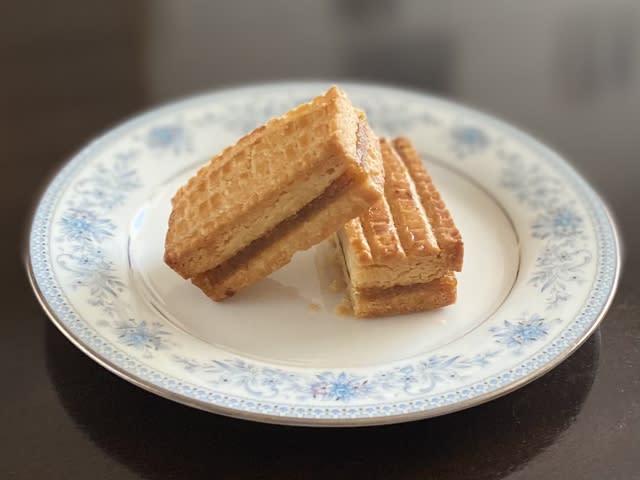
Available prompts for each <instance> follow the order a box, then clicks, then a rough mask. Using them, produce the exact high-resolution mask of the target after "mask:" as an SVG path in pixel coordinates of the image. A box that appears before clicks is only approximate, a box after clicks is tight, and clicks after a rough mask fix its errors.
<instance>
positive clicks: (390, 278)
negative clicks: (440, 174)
mask: <svg viewBox="0 0 640 480" xmlns="http://www.w3.org/2000/svg"><path fill="white" fill-rule="evenodd" d="M380 145H381V152H382V157H383V165H384V175H385V184H384V185H385V186H384V198H383V199H381V200H380V201H378V202H377V203H375V204H374V205H373V206H372V207H371V208H370V209H369V210H368V211H367V212H365V213H364V214H363V215H361V216H360V217H358V218H355V219H352V220H350V221H349V222H348V223H347V224H346V225H345V226H344V227H343V228H342V229H341V230H340V231H339V232H338V233H337V235H336V238H335V240H336V242H337V245H338V247H339V252H340V254H341V261H342V264H343V269H344V273H345V278H346V281H347V285H348V290H349V297H350V300H351V304H352V307H353V311H354V313H355V314H356V315H357V316H360V317H371V316H380V315H391V314H399V313H408V312H415V311H423V310H429V309H433V308H439V307H442V306H445V305H449V304H451V303H454V302H455V300H456V279H455V275H454V274H453V272H454V271H460V270H461V269H462V261H463V253H464V246H463V242H462V238H461V236H460V232H459V231H458V229H457V228H456V226H455V224H454V222H453V219H452V217H451V214H450V213H449V210H448V209H447V207H446V206H445V204H444V202H443V201H442V198H441V196H440V193H439V192H438V190H437V189H436V187H435V185H434V184H433V180H432V179H431V176H430V175H429V173H428V172H427V170H426V169H425V167H424V163H423V162H422V160H421V159H420V157H419V156H418V154H417V152H416V151H415V149H414V148H413V146H412V145H411V143H410V142H409V140H407V139H406V138H402V137H401V138H396V139H395V140H393V142H389V141H387V140H381V142H380Z"/></svg>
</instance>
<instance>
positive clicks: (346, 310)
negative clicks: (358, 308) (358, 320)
mask: <svg viewBox="0 0 640 480" xmlns="http://www.w3.org/2000/svg"><path fill="white" fill-rule="evenodd" d="M336 313H337V314H338V315H340V316H341V317H347V316H350V315H353V312H352V311H351V305H350V304H349V303H348V302H346V301H343V302H342V303H340V304H339V305H338V306H337V307H336Z"/></svg>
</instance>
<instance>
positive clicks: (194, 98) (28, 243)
mask: <svg viewBox="0 0 640 480" xmlns="http://www.w3.org/2000/svg"><path fill="white" fill-rule="evenodd" d="M330 83H339V84H340V85H342V86H344V87H345V88H347V89H348V88H355V89H357V88H375V89H380V90H389V91H391V92H394V93H396V94H398V93H400V94H412V95H419V96H422V97H425V98H426V99H428V100H429V101H433V102H436V103H440V104H443V105H445V106H446V107H450V108H453V109H457V110H458V111H463V112H470V113H472V114H473V115H474V116H476V117H477V118H480V119H481V120H483V121H488V122H489V123H492V124H493V125H496V126H497V127H499V128H500V129H502V130H503V131H505V132H508V133H509V134H510V135H513V136H515V137H518V138H520V139H522V140H523V141H524V142H525V143H526V144H528V145H529V146H532V147H535V148H536V150H538V151H542V153H544V154H545V155H547V156H549V157H550V158H552V159H553V164H554V166H556V167H560V168H562V169H563V170H565V171H566V172H568V173H569V177H571V179H572V180H573V181H574V182H576V183H577V184H579V185H580V187H581V188H582V189H583V190H584V196H585V197H586V198H587V199H589V200H590V201H591V202H593V206H595V207H596V208H600V209H601V213H602V218H603V219H604V220H605V221H606V225H607V226H608V227H609V229H610V234H611V240H612V243H613V246H614V248H615V258H613V262H612V263H613V265H612V267H613V269H614V271H613V277H612V279H611V284H610V289H609V291H608V292H607V294H606V300H605V301H604V302H603V303H602V307H601V309H600V311H599V312H598V313H597V314H596V315H595V317H594V319H593V321H592V323H591V324H590V325H589V326H588V328H587V329H585V330H584V332H582V333H581V334H580V335H579V336H578V337H577V338H576V339H575V341H574V343H573V344H572V345H571V346H570V347H569V348H566V349H564V350H562V351H561V352H560V353H558V354H557V355H556V356H555V357H553V358H552V359H551V360H549V361H548V362H546V363H545V364H544V365H542V366H540V367H538V368H537V369H535V370H533V371H532V372H529V373H528V374H526V375H524V376H522V377H521V378H518V379H516V380H515V381H512V382H510V383H507V384H505V385H502V386H500V387H497V388H495V389H493V390H490V391H487V392H484V393H481V394H479V395H476V396H474V397H471V398H467V399H463V400H460V401H457V402H454V403H450V404H445V405H441V406H436V407H430V408H423V409H418V410H415V411H411V412H405V413H394V414H389V415H374V416H361V417H332V418H330V417H296V416H292V415H288V416H286V415H274V414H270V413H266V412H256V411H251V410H246V409H242V408H233V407H228V406H225V405H221V404H216V403H212V402H209V401H204V400H199V399H197V398H193V397H190V396H188V395H185V394H181V393H179V392H174V391H171V390H169V389H167V388H163V387H162V386H159V385H156V384H154V383H153V382H151V381H147V380H145V379H143V378H141V377H139V376H138V375H136V374H134V373H133V372H131V371H129V370H127V369H126V368H124V367H122V366H118V365H116V364H115V363H114V362H112V361H111V360H109V359H108V358H106V357H105V356H103V355H102V354H100V353H98V352H97V351H95V350H94V349H92V348H91V347H90V346H89V345H87V344H86V343H84V342H83V341H82V339H80V338H79V337H78V336H77V335H76V334H75V333H74V332H73V331H71V329H70V328H69V326H68V325H66V324H65V322H64V321H63V320H62V319H60V318H59V317H58V315H57V314H56V313H55V311H54V309H53V307H52V306H51V305H50V303H49V302H48V301H47V298H46V296H45V295H44V293H43V292H42V290H41V288H40V285H39V284H38V281H37V279H36V275H35V272H34V270H33V259H32V257H31V247H32V235H33V231H34V228H35V222H36V220H37V218H36V217H37V213H38V211H39V208H40V206H41V205H42V201H43V200H44V199H45V197H46V195H47V194H48V193H49V192H50V190H51V187H52V186H53V184H54V183H55V181H56V180H57V179H59V178H62V177H63V175H62V174H63V173H65V172H67V171H68V172H71V171H72V170H73V168H74V167H76V166H79V165H81V164H82V159H83V158H84V157H85V156H86V155H88V154H90V153H91V151H92V150H93V149H94V148H95V147H97V146H98V145H100V144H102V143H103V142H104V141H105V140H107V139H108V137H111V136H112V135H115V134H117V133H118V132H120V131H126V130H127V129H129V128H130V127H131V126H132V125H133V124H134V123H139V122H141V121H143V120H145V119H147V118H153V117H155V116H157V115H159V114H161V113H162V112H163V111H166V110H170V109H176V108H180V107H185V106H187V105H189V104H192V103H194V104H195V103H198V102H199V101H201V100H203V99H205V98H208V99H211V98H212V97H216V96H224V95H225V94H227V95H228V94H232V93H235V94H237V93H238V92H241V91H242V90H251V89H259V88H274V87H287V86H289V87H294V86H297V87H302V86H304V87H310V86H314V85H326V84H330ZM25 227H26V228H25V238H24V239H23V261H24V263H25V268H26V272H27V276H28V279H29V283H30V285H31V288H32V289H33V291H34V294H35V296H36V298H37V300H38V302H39V304H40V305H41V307H42V309H43V310H44V311H45V313H46V314H47V316H48V317H49V319H50V320H51V321H52V323H53V324H54V325H55V326H56V327H57V328H58V330H59V331H60V332H62V333H63V335H64V336H65V337H66V338H67V339H68V340H69V341H70V342H71V343H72V344H74V345H75V346H76V347H77V348H78V349H79V350H80V351H82V352H83V353H84V354H85V355H87V356H88V357H89V358H91V359H92V360H94V361H95V362H96V363H98V364H99V365H101V366H102V367H104V368H105V369H107V370H108V371H110V372H112V373H114V374H116V375H117V376H119V377H120V378H123V379H124V380H127V381H128V382H130V383H132V384H134V385H136V386H137V387H140V388H142V389H144V390H146V391H149V392H151V393H154V394H156V395H158V396H160V397H163V398H166V399H169V400H172V401H174V402H177V403H180V404H183V405H187V406H190V407H193V408H197V409H199V410H203V411H208V412H212V413H218V414H221V415H225V416H229V417H234V418H240V419H245V420H252V421H258V422H264V423H272V424H281V425H296V426H327V427H345V426H369V425H371V426H372V425H383V424H392V423H401V422H408V421H415V420H420V419H425V418H432V417H437V416H441V415H445V414H448V413H453V412H456V411H460V410H464V409H467V408H470V407H473V406H476V405H480V404H483V403H486V402H488V401H491V400H493V399H496V398H499V397H501V396H503V395H506V394H508V393H510V392H512V391H515V390H517V389H519V388H521V387H523V386H524V385H526V384H528V383H530V382H532V381H534V380H536V379H537V378H540V377H541V376H542V375H544V374H546V373H547V372H549V371H550V370H552V369H553V368H555V367H556V366H558V365H559V364H560V363H562V362H563V361H565V360H566V359H567V358H568V357H569V356H571V355H572V354H573V353H574V352H575V351H576V350H577V349H578V348H580V346H581V345H582V344H583V343H584V342H585V341H586V340H587V339H588V338H589V337H590V336H591V335H592V334H593V332H594V331H595V330H596V329H597V328H598V327H599V325H600V323H601V322H602V320H603V319H604V317H605V316H606V314H607V312H608V310H609V308H610V307H611V304H612V302H613V299H614V297H615V294H616V291H617V288H618V285H619V280H620V275H621V265H622V255H623V254H622V245H621V238H620V234H619V229H618V224H617V222H616V220H615V217H614V215H613V214H612V211H611V209H610V207H609V205H608V204H607V203H606V201H605V200H604V199H603V198H602V197H601V195H600V194H599V193H598V191H597V190H596V189H595V188H594V187H593V186H592V185H591V184H590V183H589V182H588V181H587V180H586V179H585V178H584V177H583V176H582V175H581V174H580V173H579V172H578V171H577V170H576V169H575V168H574V166H573V165H572V164H571V163H570V162H569V161H568V160H566V159H565V158H564V157H562V156H561V155H560V154H559V153H557V152H556V151H555V150H553V149H552V148H551V147H549V146H547V145H546V144H544V143H543V142H541V141H540V140H537V139H536V138H535V137H533V136H532V135H530V134H529V133H527V132H526V131H524V130H523V129H521V128H520V127H519V126H517V125H514V124H512V123H509V122H507V121H505V120H501V119H500V118H498V117H495V116H494V115H492V114H490V113H486V112H484V111H482V110H480V109H477V108H476V107H474V106H467V105H466V104H463V103H458V102H457V101H455V100H452V99H449V98H446V97H440V96H435V95H432V94H430V93H428V92H426V91H421V90H419V89H411V88H405V87H402V86H396V85H390V84H381V83H375V82H354V81H344V82H342V81H341V82H337V81H334V82H332V81H329V80H322V79H318V80H301V81H296V80H293V81H273V82H258V83H248V84H241V85H236V86H231V87H221V88H216V89H213V90H209V91H205V92H201V93H197V94H195V95H190V96H186V97H182V98H179V99H175V100H173V101H169V102H166V103H163V104H161V105H159V106H157V107H153V108H151V109H149V110H145V111H142V112H139V113H136V114H133V115H130V116H129V117H127V118H125V119H124V120H122V121H120V122H117V123H115V124H113V125H112V126H110V127H107V128H106V129H104V130H102V131H101V132H100V133H99V134H97V135H96V136H94V137H93V138H92V139H91V140H90V141H88V142H87V143H85V144H84V146H83V147H82V148H80V149H78V150H76V151H75V152H74V153H72V154H71V155H70V156H68V157H66V161H64V162H63V163H62V164H61V165H59V166H58V168H56V169H55V170H53V171H52V172H51V173H50V175H49V176H48V177H47V178H46V179H45V180H44V181H43V184H42V187H41V189H40V191H39V192H38V193H37V194H36V195H35V196H34V201H33V205H32V208H31V212H30V215H29V216H28V217H27V220H26V223H25ZM609 254H610V255H612V256H613V255H614V252H610V253H609ZM573 318H576V317H573Z"/></svg>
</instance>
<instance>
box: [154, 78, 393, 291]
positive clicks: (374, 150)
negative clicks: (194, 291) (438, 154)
mask: <svg viewBox="0 0 640 480" xmlns="http://www.w3.org/2000/svg"><path fill="white" fill-rule="evenodd" d="M382 183H383V169H382V165H381V154H380V150H379V142H378V139H377V137H376V136H375V135H374V133H373V132H372V131H371V129H370V128H369V126H368V124H367V120H366V117H365V115H364V114H363V113H362V112H358V111H357V110H355V109H354V107H353V106H352V105H351V103H350V102H349V100H348V98H347V97H346V95H345V94H344V93H343V92H342V91H341V90H340V89H338V88H336V87H332V88H331V89H329V90H328V91H327V92H326V93H325V94H324V95H322V96H319V97H316V98H314V99H313V100H312V101H311V102H309V103H306V104H303V105H300V106H298V107H296V108H294V109H293V110H291V111H289V112H288V113H286V114H285V115H283V116H281V117H278V118H275V119H273V120H271V121H269V122H267V123H266V124H265V125H263V126H261V127H258V128H257V129H256V130H254V131H253V132H251V133H249V134H248V135H246V136H245V137H243V138H241V139H240V140H239V141H238V142H237V143H236V144H235V145H233V146H231V147H228V148H227V149H225V150H224V151H222V153H220V154H219V155H216V156H215V157H214V158H212V159H211V160H210V161H209V162H208V163H207V165H205V166H204V167H203V168H201V169H200V170H199V171H198V172H197V174H196V175H195V176H194V177H193V178H191V179H190V180H189V181H188V182H187V184H186V185H185V186H183V187H182V188H181V189H180V190H179V191H178V192H177V193H176V195H175V196H174V198H173V200H172V207H173V210H172V213H171V216H170V219H169V229H168V232H167V236H166V240H165V262H166V263H167V264H168V265H169V266H170V267H171V268H172V269H174V270H175V271H176V272H178V273H179V274H180V275H182V276H183V277H184V278H188V279H191V280H192V281H193V283H194V284H195V285H197V286H198V287H200V288H201V289H202V290H203V291H204V292H205V293H206V294H207V295H208V296H209V297H211V298H212V299H214V300H223V299H225V298H227V297H229V296H231V295H233V294H234V293H235V292H237V291H238V290H240V289H241V288H244V287H246V286H248V285H250V284H252V283H254V282H255V281H257V280H259V279H261V278H263V277H265V276H267V275H269V274H270V273H272V272H273V271H275V270H276V269H278V268H280V267H282V266H283V265H285V264H286V263H288V262H289V261H290V259H291V257H292V256H293V254H294V253H295V252H297V251H299V250H304V249H307V248H309V247H311V246H313V245H314V244H316V243H318V242H320V241H322V240H323V239H325V238H327V237H329V236H330V235H331V234H332V233H334V232H336V231H337V230H338V229H339V228H340V227H341V226H342V225H344V224H345V223H346V222H347V221H348V220H350V219H351V218H354V217H356V216H358V215H360V214H363V213H364V212H365V211H366V210H367V209H368V208H369V206H371V205H372V204H373V203H375V202H376V201H378V200H379V199H380V198H381V197H382V188H383V187H382Z"/></svg>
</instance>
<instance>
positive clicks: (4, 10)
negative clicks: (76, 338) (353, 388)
mask: <svg viewBox="0 0 640 480" xmlns="http://www.w3.org/2000/svg"><path fill="white" fill-rule="evenodd" d="M0 18H1V19H2V20H1V23H2V27H0V39H1V40H2V41H0V65H1V66H2V67H1V69H0V112H1V115H0V161H1V162H2V175H1V176H0V187H1V188H0V195H1V196H2V201H1V203H0V205H2V210H3V215H2V216H1V222H2V235H1V236H0V246H1V251H2V252H3V253H4V254H3V255H2V256H1V257H0V258H1V260H0V262H2V263H1V265H2V272H3V276H2V279H3V280H2V286H3V288H2V292H3V294H2V298H3V304H4V305H5V308H6V310H5V315H4V316H3V318H4V321H3V323H2V325H3V326H4V331H3V332H2V335H1V336H0V338H1V340H0V378H1V379H2V385H3V388H2V395H1V397H0V426H1V428H0V478H15V479H33V478H52V479H57V478H91V479H94V480H98V479H112V478H118V479H125V480H126V479H130V478H131V479H133V478H151V479H156V478H157V479H160V478H176V479H187V478H195V479H199V478H213V477H217V478H278V479H282V478H361V477H362V478H385V479H388V478H437V479H502V478H505V479H539V478H561V479H603V478H607V479H625V480H626V479H635V478H638V479H640V455H639V453H640V287H639V286H638V285H640V254H639V253H638V251H637V247H638V246H640V226H639V225H640V224H639V222H638V220H639V219H640V215H639V214H638V203H639V201H640V194H639V189H638V186H637V185H638V183H639V182H640V4H638V3H637V2H635V1H632V0H627V1H624V0H616V1H611V2H606V3H605V2H598V1H595V0H594V1H591V0H562V1H552V0H542V1H539V2H498V1H493V0H487V1H482V2H462V1H453V2H436V1H433V2H424V1H419V0H411V1H410V0H403V1H392V0H372V1H364V0H331V1H329V0H328V1H323V2H319V1H316V2H312V1H286V0H277V1H273V2H268V3H267V2H257V1H256V2H249V1H234V2H214V1H210V2H204V1H195V0H189V1H180V2H176V1H171V0H158V1H152V0H149V1H142V0H140V1H125V0H122V1H111V2H98V1H80V0H61V1H59V2H41V3H40V4H39V5H36V4H35V2H20V3H19V2H12V3H9V2H5V3H4V4H3V5H2V6H1V7H0ZM283 79H287V80H290V79H328V80H335V81H336V82H339V80H341V79H350V80H361V81H367V80H370V81H375V82H382V83H390V84H394V85H399V86H407V87H410V88H413V89H419V90H423V91H426V92H429V93H432V94H437V95H441V96H444V97H448V98H450V99H453V100H455V101H458V102H460V103H464V104H467V105H470V106H473V107H476V108H478V109H480V110H484V111H486V112H489V113H493V114H494V115H496V116H499V117H501V118H503V119H504V120H506V121H508V122H510V123H513V124H515V125H517V126H519V127H521V128H522V129H524V130H526V131H528V132H530V133H532V134H533V135H534V136H536V137H537V138H539V139H540V140H542V141H543V142H545V143H547V144H548V145H550V146H551V147H553V148H555V149H556V150H558V151H559V152H560V153H561V154H563V155H564V156H565V157H566V158H567V159H568V160H569V161H570V162H571V163H572V164H573V165H574V166H575V167H576V169H577V170H578V171H580V172H581V173H582V174H583V175H584V176H585V177H586V178H587V179H588V180H589V181H590V182H591V184H592V185H593V186H594V187H595V188H596V189H597V190H598V191H599V192H600V193H601V194H602V196H603V198H604V199H605V200H606V202H607V203H608V204H609V206H610V207H611V209H612V211H613V213H614V215H615V217H616V219H617V221H618V224H619V230H620V233H621V236H622V241H623V244H624V246H625V251H624V265H623V274H622V278H621V283H620V287H619V290H618V294H617V296H616V299H615V301H614V303H613V305H612V307H611V309H610V311H609V313H608V314H607V316H606V317H605V319H604V321H603V323H602V326H601V327H600V328H599V329H598V330H597V331H596V333H595V334H594V335H593V336H592V337H591V338H590V339H589V340H588V341H587V342H586V343H585V344H584V345H583V346H582V347H581V348H580V349H579V350H578V351H577V352H576V353H575V354H574V355H572V356H571V357H570V358H569V359H568V360H566V361H565V362H564V363H562V364H561V365H560V366H559V367H557V368H555V369H554V370H552V371H551V372H550V373H548V374H546V375H545V376H543V377H542V378H540V379H538V380H536V381H535V382H533V383H531V384H529V385H527V386H526V387H524V388H522V389H520V390H518V391H516V392H514V393H511V394H509V395H507V396H504V397H502V398H500V399H497V400H495V401H492V402H490V403H487V404H484V405H481V406H478V407H475V408H473V409H470V410H466V411H462V412H459V413H455V414H451V415H446V416H443V417H439V418H434V419H430V420H423V421H418V422H413V423H407V424H399V425H393V426H385V427H370V428H358V429H311V428H300V427H281V426H272V425H262V424H257V423H251V422H247V421H241V420H234V419H231V418H226V417H222V416H218V415H214V414H211V413H205V412H200V411H197V410H193V409H190V408H187V407H184V406H182V405H178V404H175V403H172V402H170V401H168V400H165V399H162V398H159V397H156V396H154V395H152V394H150V393H147V392H145V391H142V390H140V389H138V388H136V387H134V386H133V385H131V384H129V383H127V382H126V381H124V380H121V379H120V378H117V377H116V376H115V375H113V374H111V373H109V372H107V371H106V370H104V369H103V368H102V367H100V366H98V365H97V364H96V363H94V362H93V361H92V360H90V359H89V358H88V357H86V356H85V355H84V354H83V353H81V352H80V351H79V350H78V349H76V348H75V347H74V346H73V345H71V343H70V342H69V341H68V340H66V339H65V338H64V337H63V335H62V334H60V333H59V332H58V331H57V330H56V328H55V327H54V326H53V325H52V324H51V322H49V320H48V319H47V317H46V315H45V314H44V312H43V311H42V310H41V308H40V306H39V305H38V302H37V300H36V298H35V296H34V295H33V294H32V292H31V289H30V287H29V284H28V281H27V277H26V274H25V269H24V264H23V261H24V259H23V241H24V232H25V228H26V227H27V225H28V222H29V217H30V212H31V208H32V207H33V202H34V201H35V199H36V198H37V195H38V193H39V191H40V189H41V188H42V187H43V186H44V185H45V183H46V181H47V179H48V178H49V176H50V175H51V174H52V173H54V172H55V170H56V169H57V168H58V167H59V166H60V165H61V164H62V163H63V162H64V161H65V160H66V159H67V158H68V157H69V156H70V155H71V154H72V153H73V152H74V151H75V150H77V149H78V148H79V147H81V146H82V145H83V144H84V143H85V142H86V141H88V140H89V139H91V138H92V137H93V136H95V135H96V134H98V133H100V132H102V131H103V130H105V129H107V128H109V127H110V126H112V125H114V124H115V123H117V122H119V121H121V120H123V119H125V118H127V117H128V116H130V115H132V114H135V113H137V112H140V111H142V110H144V109H146V108H150V107H152V106H156V105H158V104H161V103H165V102H167V101H170V100H173V99H176V98H179V97H182V96H185V95H189V94H192V93H197V92H202V91H205V90H209V89H215V88H220V87H223V86H228V85H236V84H241V83H242V84H244V83H259V82H264V81H272V80H283Z"/></svg>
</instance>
